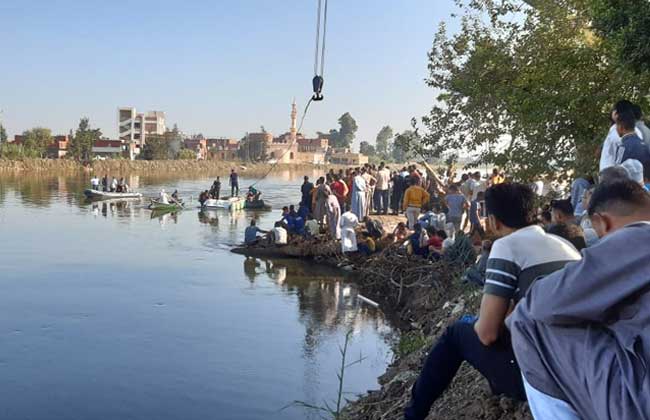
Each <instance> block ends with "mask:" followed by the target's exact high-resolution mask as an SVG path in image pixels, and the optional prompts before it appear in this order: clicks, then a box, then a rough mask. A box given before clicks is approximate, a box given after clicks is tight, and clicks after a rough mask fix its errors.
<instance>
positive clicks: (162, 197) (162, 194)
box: [160, 188, 169, 204]
mask: <svg viewBox="0 0 650 420" xmlns="http://www.w3.org/2000/svg"><path fill="white" fill-rule="evenodd" d="M160 202H161V203H162V204H169V196H168V195H167V193H166V192H165V189H164V188H163V189H162V190H160Z"/></svg>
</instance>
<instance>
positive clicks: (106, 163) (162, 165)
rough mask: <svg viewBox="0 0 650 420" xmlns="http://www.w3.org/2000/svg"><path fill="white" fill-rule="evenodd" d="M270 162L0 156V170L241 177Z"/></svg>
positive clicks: (306, 167) (305, 167)
mask: <svg viewBox="0 0 650 420" xmlns="http://www.w3.org/2000/svg"><path fill="white" fill-rule="evenodd" d="M271 167H272V165H270V164H268V163H244V162H223V161H213V160H200V161H197V160H152V161H147V160H126V159H109V160H98V161H93V162H92V163H90V164H89V165H87V166H84V165H83V164H82V163H80V162H77V161H74V160H68V159H22V160H7V159H0V173H21V174H58V173H75V172H83V171H85V172H89V173H97V174H120V175H123V174H177V175H180V174H183V175H185V174H196V175H225V174H228V173H229V172H230V170H231V169H232V168H236V169H237V170H238V172H240V174H241V175H244V176H251V177H254V176H261V175H264V174H266V173H267V172H268V171H269V170H270V169H271ZM330 167H334V166H330V165H313V164H279V165H277V166H276V167H275V168H273V169H274V172H275V171H288V172H290V173H295V176H296V177H300V176H302V172H305V173H310V172H312V171H323V172H324V171H325V170H329V168H330Z"/></svg>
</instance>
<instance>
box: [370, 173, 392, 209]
mask: <svg viewBox="0 0 650 420" xmlns="http://www.w3.org/2000/svg"><path fill="white" fill-rule="evenodd" d="M389 189H390V170H389V169H388V168H386V164H385V163H384V162H381V163H380V164H379V171H377V185H375V197H374V198H375V211H376V212H377V214H388V191H389Z"/></svg>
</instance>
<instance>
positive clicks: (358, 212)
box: [350, 171, 368, 220]
mask: <svg viewBox="0 0 650 420" xmlns="http://www.w3.org/2000/svg"><path fill="white" fill-rule="evenodd" d="M367 190H368V184H366V180H365V179H364V178H363V177H362V176H361V174H359V173H357V172H356V171H355V172H354V178H353V179H352V208H351V209H350V211H351V212H352V213H354V214H355V216H357V219H358V220H362V219H363V218H364V217H366V209H367V203H366V193H367Z"/></svg>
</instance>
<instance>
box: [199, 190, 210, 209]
mask: <svg viewBox="0 0 650 420" xmlns="http://www.w3.org/2000/svg"><path fill="white" fill-rule="evenodd" d="M208 198H210V193H209V192H208V190H205V191H203V192H202V193H201V194H199V203H200V204H201V207H203V204H204V203H205V202H206V201H208Z"/></svg>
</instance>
